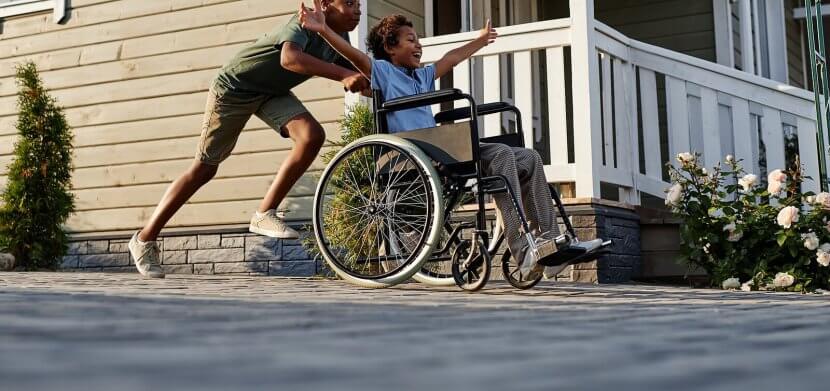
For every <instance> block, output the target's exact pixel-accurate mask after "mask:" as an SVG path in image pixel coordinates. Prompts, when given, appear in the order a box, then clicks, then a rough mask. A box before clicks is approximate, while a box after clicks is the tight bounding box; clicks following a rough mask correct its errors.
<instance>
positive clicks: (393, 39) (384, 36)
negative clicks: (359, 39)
mask: <svg viewBox="0 0 830 391" xmlns="http://www.w3.org/2000/svg"><path fill="white" fill-rule="evenodd" d="M403 26H409V27H413V26H412V22H410V21H409V19H407V18H406V17H405V16H403V15H389V16H387V17H385V18H383V19H381V20H380V22H378V24H376V25H375V26H374V27H372V29H371V30H370V31H369V37H368V38H366V46H367V47H368V48H369V51H371V52H372V55H373V56H374V57H375V59H377V60H386V61H389V60H390V58H389V53H387V52H386V49H385V48H384V46H386V45H388V46H390V47H394V46H397V45H398V43H399V42H398V33H399V32H400V30H401V27H403Z"/></svg>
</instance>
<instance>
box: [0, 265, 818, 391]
mask: <svg viewBox="0 0 830 391" xmlns="http://www.w3.org/2000/svg"><path fill="white" fill-rule="evenodd" d="M0 287H2V288H0V352H2V353H0V379H3V380H2V384H3V389H10V390H18V389H25V390H41V389H43V390H47V389H66V390H112V389H118V390H143V389H148V388H158V386H159V385H163V387H161V388H169V389H176V390H229V389H233V390H248V389H251V390H255V389H292V390H294V389H297V390H329V389H337V390H365V389H390V388H391V389H402V390H423V389H435V390H445V389H453V390H455V389H459V390H476V391H478V390H551V389H568V390H570V389H585V390H605V389H608V390H638V391H639V390H665V389H671V390H672V391H686V390H701V389H705V390H717V391H720V390H724V391H726V390H776V389H803V390H823V389H826V377H827V373H828V372H830V361H828V360H823V359H821V358H822V357H824V356H825V355H826V351H827V346H828V345H827V343H825V341H828V340H830V328H828V327H827V324H830V295H799V294H790V293H768V292H726V291H720V290H703V289H701V290H692V289H687V288H681V287H667V286H654V285H634V284H631V285H583V284H573V283H553V282H550V281H543V282H542V283H540V285H539V286H538V287H536V288H534V289H532V290H528V291H516V290H513V289H511V288H510V287H509V286H508V285H506V284H504V283H498V282H493V283H491V284H488V286H487V288H485V289H484V290H483V291H481V292H479V293H474V294H469V293H465V292H460V291H459V290H458V289H456V288H453V287H447V288H431V287H425V286H423V285H420V284H414V283H411V284H402V285H399V286H397V287H394V288H389V289H363V288H359V287H356V286H352V285H349V284H347V283H344V282H342V281H333V280H323V279H300V278H263V277H251V276H230V275H223V276H200V275H168V276H167V278H165V279H161V280H154V279H146V278H141V277H140V276H138V275H137V274H135V273H132V274H126V273H124V274H116V273H81V272H78V273H0ZM206 369H208V370H206ZM81 374H82V375H81Z"/></svg>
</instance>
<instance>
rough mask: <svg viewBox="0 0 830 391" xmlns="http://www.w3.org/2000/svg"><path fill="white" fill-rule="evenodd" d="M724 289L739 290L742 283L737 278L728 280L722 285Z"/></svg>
mask: <svg viewBox="0 0 830 391" xmlns="http://www.w3.org/2000/svg"><path fill="white" fill-rule="evenodd" d="M721 287H723V289H738V288H740V287H741V281H740V280H738V279H737V278H735V277H732V278H727V279H725V280H723V282H722V283H721Z"/></svg>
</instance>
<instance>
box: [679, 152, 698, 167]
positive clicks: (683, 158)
mask: <svg viewBox="0 0 830 391" xmlns="http://www.w3.org/2000/svg"><path fill="white" fill-rule="evenodd" d="M677 161H678V162H680V164H684V165H685V164H690V163H694V161H695V155H692V154H691V153H689V152H681V153H678V154H677Z"/></svg>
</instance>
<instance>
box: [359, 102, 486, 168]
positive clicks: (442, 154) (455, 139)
mask: <svg viewBox="0 0 830 391" xmlns="http://www.w3.org/2000/svg"><path fill="white" fill-rule="evenodd" d="M373 101H374V108H373V110H374V112H375V128H376V130H377V132H378V133H389V132H388V126H387V122H386V116H385V115H378V112H377V108H378V107H381V106H382V105H383V95H382V94H381V93H380V91H378V90H373ZM471 134H472V129H471V127H470V122H469V121H464V122H458V123H450V124H445V125H439V126H436V127H433V128H424V129H415V130H409V131H405V132H397V133H394V135H395V136H398V137H400V138H403V139H405V140H408V141H410V142H412V143H413V144H415V145H416V146H418V148H420V149H421V150H422V151H424V153H426V154H427V156H429V157H430V158H432V160H433V161H434V162H435V163H437V165H438V167H439V169H441V171H443V172H444V173H445V174H454V175H461V176H467V175H474V174H475V165H474V164H473V162H474V160H473V159H474V156H475V155H474V153H473V148H474V146H473V141H472V137H471Z"/></svg>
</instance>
